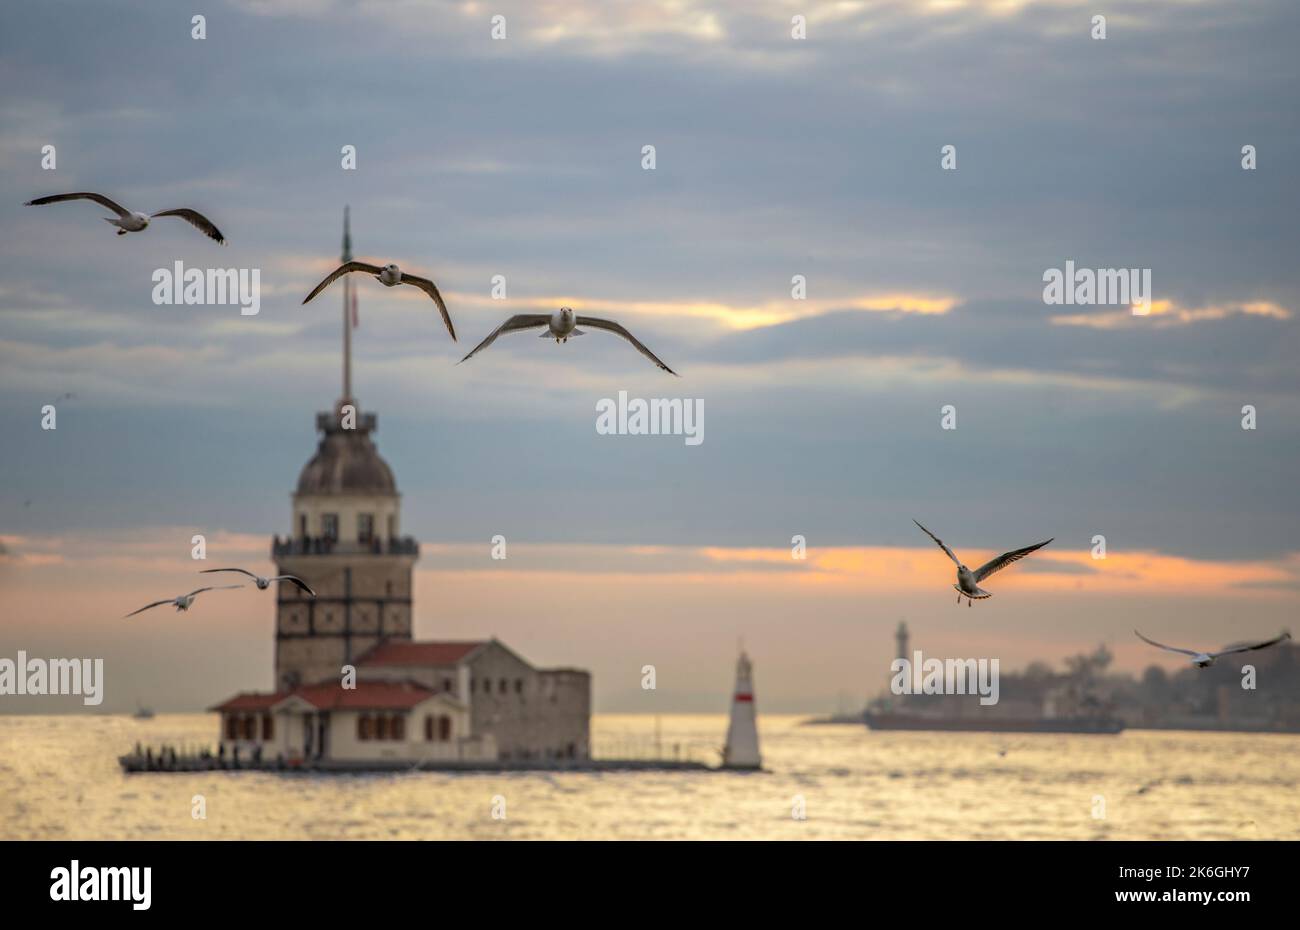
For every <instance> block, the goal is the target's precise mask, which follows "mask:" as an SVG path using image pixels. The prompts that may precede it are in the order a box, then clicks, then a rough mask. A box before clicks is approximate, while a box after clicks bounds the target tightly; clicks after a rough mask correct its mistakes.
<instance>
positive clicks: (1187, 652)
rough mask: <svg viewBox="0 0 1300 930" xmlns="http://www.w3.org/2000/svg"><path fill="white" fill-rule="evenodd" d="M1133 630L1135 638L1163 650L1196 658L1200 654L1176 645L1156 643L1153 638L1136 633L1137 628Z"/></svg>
mask: <svg viewBox="0 0 1300 930" xmlns="http://www.w3.org/2000/svg"><path fill="white" fill-rule="evenodd" d="M1133 632H1134V633H1136V634H1137V638H1138V639H1140V640H1142V642H1144V643H1147V644H1149V645H1152V646H1155V647H1156V648H1157V649H1163V650H1164V651H1165V652H1181V653H1182V654H1183V655H1185V656H1191V657H1192V658H1196V657H1197V656H1198V655H1200V653H1199V652H1193V651H1192V650H1190V649H1179V648H1178V647H1177V646H1166V645H1165V644H1164V643H1158V642H1156V641H1155V640H1154V639H1147V638H1146V637H1145V636H1143V635H1142V634H1141V633H1138V631H1137V630H1134V631H1133Z"/></svg>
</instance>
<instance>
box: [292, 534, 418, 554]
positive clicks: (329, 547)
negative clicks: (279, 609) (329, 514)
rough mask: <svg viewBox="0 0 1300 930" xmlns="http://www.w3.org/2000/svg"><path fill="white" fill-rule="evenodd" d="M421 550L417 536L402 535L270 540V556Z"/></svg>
mask: <svg viewBox="0 0 1300 930" xmlns="http://www.w3.org/2000/svg"><path fill="white" fill-rule="evenodd" d="M419 554H420V544H419V542H417V541H416V539H415V537H414V536H399V537H396V538H393V539H380V538H379V537H375V538H374V539H372V540H370V541H369V542H358V541H355V540H352V541H348V540H340V539H333V538H332V537H329V536H301V537H286V538H284V539H281V538H280V537H279V536H276V537H275V538H274V539H273V540H272V542H271V557H272V558H274V559H279V558H281V557H282V556H294V555H413V556H418V555H419Z"/></svg>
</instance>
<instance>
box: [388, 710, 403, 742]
mask: <svg viewBox="0 0 1300 930" xmlns="http://www.w3.org/2000/svg"><path fill="white" fill-rule="evenodd" d="M389 732H390V733H391V734H392V738H393V739H399V740H400V739H406V718H405V717H403V716H402V715H401V714H393V722H392V727H391V729H390V730H389Z"/></svg>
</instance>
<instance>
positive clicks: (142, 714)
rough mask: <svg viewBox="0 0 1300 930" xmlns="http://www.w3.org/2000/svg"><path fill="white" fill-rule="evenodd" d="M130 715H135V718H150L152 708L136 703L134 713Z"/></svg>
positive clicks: (151, 716) (151, 717)
mask: <svg viewBox="0 0 1300 930" xmlns="http://www.w3.org/2000/svg"><path fill="white" fill-rule="evenodd" d="M132 716H133V717H135V719H136V720H152V719H153V708H150V707H145V706H144V705H143V704H137V705H136V708H135V713H134V714H132Z"/></svg>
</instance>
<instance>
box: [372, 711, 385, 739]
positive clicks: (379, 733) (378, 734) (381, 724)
mask: <svg viewBox="0 0 1300 930" xmlns="http://www.w3.org/2000/svg"><path fill="white" fill-rule="evenodd" d="M375 739H388V718H387V717H385V716H384V715H383V714H376V715H375Z"/></svg>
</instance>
